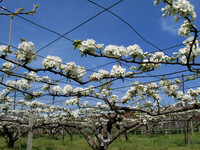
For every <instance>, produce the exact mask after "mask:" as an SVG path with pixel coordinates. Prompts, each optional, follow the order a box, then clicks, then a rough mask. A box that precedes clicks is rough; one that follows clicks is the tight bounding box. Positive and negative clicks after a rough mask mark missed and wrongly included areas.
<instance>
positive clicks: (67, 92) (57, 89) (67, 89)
mask: <svg viewBox="0 0 200 150" xmlns="http://www.w3.org/2000/svg"><path fill="white" fill-rule="evenodd" d="M50 88H51V86H49V85H48V84H45V85H44V86H43V88H42V89H43V90H44V91H47V90H50ZM52 93H54V94H64V95H71V94H75V95H84V96H86V95H92V94H93V93H94V86H92V85H91V86H89V87H88V88H80V87H77V88H75V89H74V90H73V88H72V87H71V86H70V85H66V86H65V87H64V88H63V89H62V88H61V87H60V86H58V85H57V86H54V87H53V88H52Z"/></svg>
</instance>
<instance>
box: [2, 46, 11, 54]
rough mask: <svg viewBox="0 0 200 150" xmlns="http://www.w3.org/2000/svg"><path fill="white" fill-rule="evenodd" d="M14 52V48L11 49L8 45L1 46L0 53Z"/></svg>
mask: <svg viewBox="0 0 200 150" xmlns="http://www.w3.org/2000/svg"><path fill="white" fill-rule="evenodd" d="M8 52H9V53H12V52H13V50H11V49H10V50H9V47H8V46H7V45H2V46H0V55H5V54H6V53H8Z"/></svg>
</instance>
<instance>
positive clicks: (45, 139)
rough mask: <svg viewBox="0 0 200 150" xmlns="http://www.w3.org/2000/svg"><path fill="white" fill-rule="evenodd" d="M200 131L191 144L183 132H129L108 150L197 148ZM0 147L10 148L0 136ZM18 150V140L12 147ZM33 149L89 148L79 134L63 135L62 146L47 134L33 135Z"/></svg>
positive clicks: (72, 149)
mask: <svg viewBox="0 0 200 150" xmlns="http://www.w3.org/2000/svg"><path fill="white" fill-rule="evenodd" d="M199 137H200V133H198V132H195V133H194V134H193V135H191V144H190V145H186V144H185V143H184V134H171V135H152V136H150V137H148V136H146V135H134V134H129V142H126V141H125V137H124V136H123V135H122V136H121V137H120V138H118V139H117V140H116V141H114V142H113V143H112V144H111V145H110V146H109V148H108V150H199V149H200V138H199ZM26 140H27V137H24V138H22V149H26ZM0 149H1V150H11V149H8V148H6V144H5V141H4V138H3V137H2V136H1V137H0ZM13 149H14V150H18V149H19V148H18V141H17V142H16V143H15V146H14V148H13ZM33 150H91V148H90V146H89V145H88V143H87V142H86V140H85V139H84V137H83V136H82V135H81V134H74V135H73V141H70V138H69V137H68V136H65V141H64V146H63V145H62V136H60V135H56V136H55V137H54V138H53V139H51V138H50V137H49V136H43V135H40V136H39V138H36V137H35V136H34V139H33Z"/></svg>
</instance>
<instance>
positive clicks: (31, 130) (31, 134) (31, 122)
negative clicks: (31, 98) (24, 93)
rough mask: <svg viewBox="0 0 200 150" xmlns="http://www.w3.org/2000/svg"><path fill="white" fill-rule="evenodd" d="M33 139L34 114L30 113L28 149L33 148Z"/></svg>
mask: <svg viewBox="0 0 200 150" xmlns="http://www.w3.org/2000/svg"><path fill="white" fill-rule="evenodd" d="M32 141H33V114H30V116H29V131H28V141H27V150H32Z"/></svg>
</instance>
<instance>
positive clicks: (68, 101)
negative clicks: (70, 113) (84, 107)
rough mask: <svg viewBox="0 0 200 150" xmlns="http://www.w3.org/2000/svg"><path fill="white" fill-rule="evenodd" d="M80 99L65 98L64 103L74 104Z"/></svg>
mask: <svg viewBox="0 0 200 150" xmlns="http://www.w3.org/2000/svg"><path fill="white" fill-rule="evenodd" d="M79 101H80V99H79V98H78V97H72V98H70V99H68V100H66V102H65V105H67V106H68V105H74V104H78V103H79Z"/></svg>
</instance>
